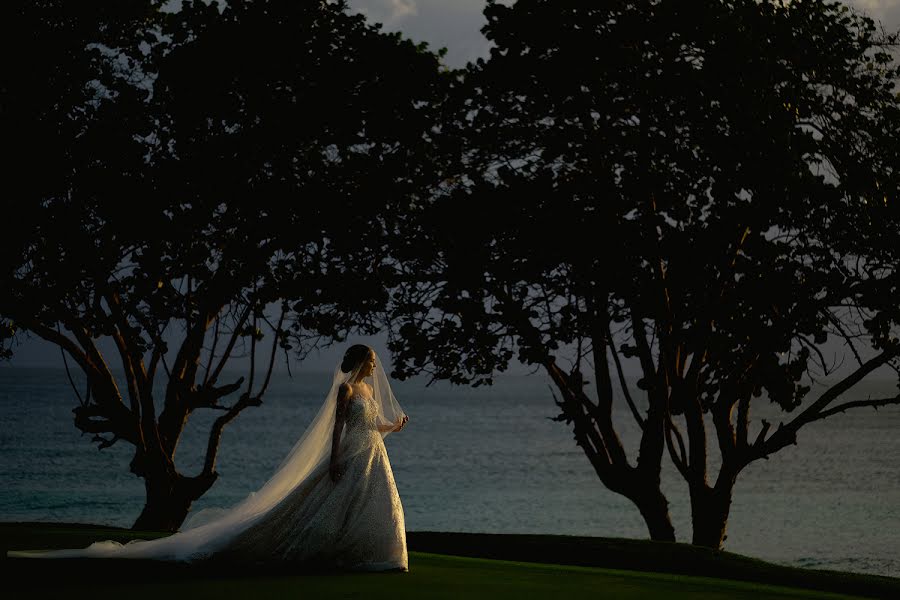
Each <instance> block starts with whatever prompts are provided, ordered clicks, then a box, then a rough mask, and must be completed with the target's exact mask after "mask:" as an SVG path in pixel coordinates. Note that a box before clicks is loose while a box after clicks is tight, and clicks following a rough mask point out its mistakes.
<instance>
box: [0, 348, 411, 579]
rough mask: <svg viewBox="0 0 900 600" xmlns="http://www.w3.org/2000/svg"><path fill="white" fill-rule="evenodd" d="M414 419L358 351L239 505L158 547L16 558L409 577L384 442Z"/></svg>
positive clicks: (369, 357) (107, 545)
mask: <svg viewBox="0 0 900 600" xmlns="http://www.w3.org/2000/svg"><path fill="white" fill-rule="evenodd" d="M367 379H368V380H370V381H371V383H369V382H368V381H367ZM408 420H409V418H408V417H407V416H406V415H405V414H404V413H403V411H402V410H401V409H400V406H399V404H397V400H396V398H394V395H393V393H392V392H391V388H390V384H389V383H388V380H387V376H386V375H385V373H384V369H383V368H382V366H381V363H380V361H379V359H378V356H377V355H376V354H375V351H374V350H372V349H371V348H369V347H368V346H364V345H361V344H356V345H354V346H351V347H350V348H348V349H347V351H346V353H345V354H344V359H343V361H342V362H341V364H340V365H338V366H337V367H336V368H335V371H334V377H333V379H332V383H331V389H330V391H329V392H328V395H327V396H326V398H325V402H324V404H323V405H322V408H321V409H320V410H319V413H318V414H317V415H316V417H315V418H314V419H313V421H312V423H311V424H310V425H309V427H307V429H306V431H305V432H304V433H303V435H302V436H301V437H300V439H299V440H298V441H297V443H296V444H295V445H294V447H293V448H292V449H291V451H290V453H289V454H288V455H287V457H286V458H285V459H284V460H283V461H282V463H281V465H279V467H278V469H277V470H276V472H275V474H274V475H273V476H272V477H271V478H270V479H269V480H268V481H267V482H266V483H265V484H264V485H263V486H262V488H261V489H260V490H259V491H257V492H254V493H251V494H250V495H249V496H248V497H247V498H246V499H244V500H243V501H241V502H239V503H238V504H236V505H235V506H233V507H231V508H229V509H225V510H222V509H206V510H203V511H200V512H199V513H197V514H196V515H194V516H193V517H192V518H190V519H189V520H188V521H187V522H186V523H185V526H184V527H183V528H182V530H181V531H179V532H178V533H175V534H173V535H171V536H168V537H164V538H160V539H156V540H133V541H130V542H128V543H127V544H124V545H123V544H120V543H118V542H115V541H112V540H106V541H102V542H95V543H93V544H91V545H90V546H88V547H87V548H79V549H65V550H44V551H10V552H7V555H8V556H10V557H31V558H74V557H109V558H143V559H156V560H175V561H188V562H192V561H197V560H201V559H214V560H222V559H224V560H237V561H243V562H254V563H261V564H273V563H289V564H295V565H298V566H303V567H313V568H318V567H321V568H338V569H348V570H366V571H382V570H402V571H408V570H409V565H408V557H407V552H406V528H405V524H404V518H403V506H402V505H401V503H400V496H399V495H398V493H397V486H396V484H395V482H394V475H393V472H392V471H391V463H390V461H389V460H388V455H387V450H386V449H385V446H384V441H383V438H384V437H385V436H387V434H388V433H390V432H392V431H400V430H401V429H403V427H404V426H405V425H406V422H407V421H408Z"/></svg>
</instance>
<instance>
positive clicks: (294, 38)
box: [0, 1, 443, 530]
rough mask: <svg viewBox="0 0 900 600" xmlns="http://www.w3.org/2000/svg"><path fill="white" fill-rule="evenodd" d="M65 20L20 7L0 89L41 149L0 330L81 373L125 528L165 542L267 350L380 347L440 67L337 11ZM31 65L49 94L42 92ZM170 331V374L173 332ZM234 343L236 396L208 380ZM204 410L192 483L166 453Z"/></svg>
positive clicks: (280, 5)
mask: <svg viewBox="0 0 900 600" xmlns="http://www.w3.org/2000/svg"><path fill="white" fill-rule="evenodd" d="M70 4H71V3H56V2H42V3H20V4H17V5H16V6H15V10H14V11H13V13H12V14H13V17H14V19H13V20H7V21H6V22H7V23H10V26H11V29H13V30H15V31H16V32H19V34H20V35H21V36H24V38H28V37H29V36H32V35H36V40H37V41H36V42H34V48H33V52H26V53H23V54H21V55H22V56H23V59H22V61H20V63H18V64H17V67H18V68H17V69H16V70H15V74H16V77H17V79H14V80H13V81H12V82H11V83H10V82H4V83H5V84H6V85H5V86H4V90H3V94H4V95H3V106H4V115H3V118H4V122H7V123H9V122H19V123H22V124H23V125H22V126H21V127H17V128H16V129H15V133H16V135H15V137H14V138H13V139H12V140H11V143H12V146H13V147H17V145H21V147H23V148H49V149H51V150H52V151H53V152H52V153H51V154H50V155H49V156H48V157H47V159H46V161H45V162H44V163H43V164H41V165H39V166H38V165H35V166H34V167H31V168H30V169H29V170H26V171H25V172H26V173H28V174H29V176H28V177H27V178H25V179H23V181H22V185H21V186H19V189H18V190H17V192H18V197H17V198H16V204H15V205H13V206H11V207H10V210H11V212H12V214H13V215H14V217H15V221H14V222H15V227H13V228H10V229H12V231H10V232H9V235H8V236H6V237H5V238H4V248H3V249H4V251H5V252H4V257H10V258H11V259H12V260H10V261H9V262H5V263H4V264H3V269H2V275H0V276H2V287H3V289H4V294H3V296H2V298H0V322H2V323H3V329H2V331H0V334H2V341H3V342H4V343H3V348H4V353H5V356H6V357H7V358H8V357H9V356H11V354H12V352H13V349H14V347H15V344H16V343H17V342H18V341H19V339H18V336H20V335H22V334H23V333H25V334H29V335H31V334H33V335H37V336H39V337H41V338H43V339H45V340H47V341H49V342H51V343H53V344H56V345H57V346H59V348H60V351H61V353H62V356H63V359H64V360H65V361H66V367H67V369H68V368H69V361H71V362H73V363H74V365H75V366H76V367H77V368H80V369H81V370H82V371H83V372H84V374H85V376H86V380H87V389H86V390H85V391H84V392H80V391H79V390H75V394H76V395H77V396H78V399H79V404H78V406H76V407H75V409H74V411H73V412H74V415H75V419H74V420H75V425H76V427H77V428H78V429H80V430H81V431H82V432H86V433H91V434H93V436H94V437H93V440H94V441H95V442H96V443H97V444H98V447H99V448H100V449H103V448H107V447H109V446H112V445H113V444H115V443H117V442H119V441H125V442H127V443H129V444H131V445H133V446H134V457H133V459H132V461H131V465H130V468H131V471H132V472H133V473H134V474H135V475H137V476H138V477H141V478H143V479H144V482H145V488H146V504H145V506H144V509H143V511H142V512H141V514H140V516H139V517H138V518H137V520H136V522H135V524H134V527H135V528H139V529H157V530H175V529H177V528H178V527H179V525H180V524H181V523H182V522H183V520H184V518H185V516H186V514H187V512H188V511H189V509H190V506H191V504H192V502H193V501H194V500H196V499H197V498H199V497H200V496H201V495H202V494H203V493H205V492H206V491H207V490H208V489H209V488H210V486H212V485H213V483H214V482H215V481H216V479H217V476H218V472H217V470H216V457H217V453H218V450H219V442H220V439H221V435H222V432H223V430H224V428H225V427H226V426H227V425H228V423H229V422H231V421H232V420H233V419H234V418H236V417H237V415H238V414H240V413H241V412H242V411H243V410H244V409H246V408H248V407H251V406H259V405H260V404H261V403H262V399H263V396H264V393H265V391H266V388H267V386H268V383H269V381H270V378H271V375H272V369H273V365H274V361H275V358H276V355H277V353H278V352H280V351H283V352H284V355H285V360H286V361H287V360H288V354H287V353H288V351H289V350H294V351H295V352H296V354H297V355H298V356H300V357H301V358H302V356H304V355H305V353H306V352H308V351H309V350H310V349H311V348H312V347H313V346H315V345H316V344H318V343H321V342H322V341H323V340H324V341H325V342H330V341H333V340H342V339H345V338H346V336H347V335H348V334H349V333H350V332H356V331H361V332H363V333H372V332H373V329H372V328H373V327H374V326H375V325H374V323H375V321H374V315H375V314H376V313H377V312H378V311H379V310H380V308H381V306H382V305H383V302H384V300H385V297H386V296H385V292H384V290H383V286H382V283H381V281H380V279H379V277H380V273H381V269H380V264H381V262H382V260H383V258H382V253H381V252H379V249H380V247H381V245H382V244H383V242H382V240H383V239H384V238H385V236H386V235H387V234H388V233H389V232H390V228H391V223H390V220H389V219H388V218H387V217H388V214H389V211H391V210H393V206H394V205H396V204H399V205H402V204H403V203H404V202H406V201H408V196H409V194H410V193H411V190H413V189H415V185H414V184H415V181H416V178H417V177H419V172H420V171H421V170H423V169H424V168H425V167H424V166H423V165H424V161H425V160H426V158H427V156H428V152H427V151H422V149H423V148H424V149H427V147H428V146H429V143H428V134H429V129H430V127H431V124H432V117H431V116H430V115H431V113H432V111H433V107H434V106H436V104H437V102H436V101H435V97H436V94H438V93H439V91H440V90H441V88H442V85H443V84H442V81H443V76H442V74H441V72H440V68H439V56H440V55H439V54H437V55H436V54H434V53H432V52H430V51H428V50H427V48H426V47H425V46H424V45H415V44H413V43H411V42H409V41H407V40H403V39H401V37H400V36H399V35H398V34H383V33H381V32H380V30H379V29H380V28H379V26H377V25H376V26H372V25H367V24H366V23H365V21H364V19H363V17H362V16H361V15H350V14H349V13H348V11H347V7H346V4H345V3H343V2H337V3H335V2H325V1H322V2H304V3H296V2H280V1H271V2H266V1H256V2H230V3H229V5H228V7H226V8H224V10H220V7H219V6H217V5H216V4H215V3H214V4H212V5H209V6H207V5H206V4H205V3H203V2H185V3H184V5H183V7H182V9H181V10H180V11H179V12H177V13H166V12H162V11H160V10H159V5H160V4H161V3H159V2H133V3H115V4H116V6H119V5H127V7H123V8H122V9H121V10H120V11H118V12H117V11H116V10H113V9H110V10H109V11H108V12H104V11H100V12H99V13H98V11H97V10H95V9H98V7H99V8H104V7H106V5H107V4H108V3H99V4H97V6H94V4H95V3H87V4H86V3H81V4H79V5H78V6H77V7H74V6H70ZM100 5H102V7H101V6H100ZM61 9H64V10H61ZM108 13H109V14H111V16H109V17H108V18H107V17H106V15H107V14H108ZM98 14H100V15H101V16H104V18H102V19H101V21H100V23H101V26H100V27H97V24H96V22H95V19H96V15H98ZM24 38H23V39H24ZM19 41H20V42H21V41H22V40H19ZM7 50H10V51H11V47H10V48H7ZM51 65H52V68H51ZM42 69H43V70H47V71H49V72H51V73H53V77H51V78H49V79H48V82H49V83H48V84H47V85H44V86H42V87H36V86H35V85H33V84H34V83H35V82H38V83H42V82H43V80H41V79H40V78H38V77H36V76H35V73H36V72H37V73H40V72H42ZM7 107H11V108H10V109H7ZM31 158H33V157H31ZM24 162H26V161H23V163H24ZM42 175H46V177H44V178H42ZM33 183H34V184H36V185H32V184H33ZM272 307H274V308H275V309H276V310H277V311H278V312H277V313H276V314H275V316H274V317H273V316H272V315H270V314H268V313H269V311H270V310H271V308H272ZM276 317H277V318H276ZM173 323H174V326H173ZM179 326H180V327H181V330H182V332H183V335H182V336H181V341H180V344H179V345H178V346H177V348H174V349H173V350H174V354H175V356H174V359H173V360H171V364H170V362H169V359H170V357H169V349H168V347H167V344H166V342H165V340H164V333H165V331H166V330H167V329H168V330H169V331H170V332H171V330H172V329H174V328H176V327H179ZM266 330H267V331H266ZM267 336H270V338H271V341H270V342H266V340H265V338H266V337H267ZM103 337H105V338H107V339H110V340H112V341H113V342H114V344H115V348H116V351H117V352H116V353H117V355H118V356H117V357H116V358H117V359H118V360H119V361H120V362H121V365H122V370H123V371H124V381H122V380H117V379H116V377H115V376H114V374H113V371H112V369H111V367H110V365H111V363H112V360H111V357H107V356H104V355H103V353H102V352H101V350H100V347H101V345H100V344H98V343H97V340H98V339H99V338H103ZM239 342H240V345H241V346H245V347H246V346H249V357H248V358H249V361H248V363H247V366H246V368H247V370H248V375H247V378H246V381H245V378H244V377H240V378H238V379H237V380H236V381H230V382H222V381H220V379H221V377H222V373H223V369H224V367H225V365H226V364H228V362H229V360H237V359H240V358H244V357H246V354H245V355H244V356H237V355H236V352H237V351H238V350H239V345H238V343H239ZM264 342H266V345H267V349H266V350H267V354H266V360H265V361H264V369H263V372H262V373H259V374H257V373H256V371H257V362H258V361H257V356H256V355H257V353H262V352H263V349H262V348H258V346H259V344H260V343H264ZM204 359H205V361H204ZM204 362H205V364H204ZM160 366H162V369H161V370H164V371H165V378H166V379H165V381H166V383H165V392H164V395H163V397H162V398H157V397H155V396H154V393H153V384H154V381H155V379H156V376H157V374H158V372H159V370H160V369H159V367H160ZM120 386H121V387H124V388H126V390H127V391H126V392H123V391H121V387H120ZM73 389H74V383H73ZM233 394H238V398H237V399H236V400H234V401H232V402H231V403H230V404H228V405H226V403H225V402H224V400H225V399H226V398H227V397H229V396H231V395H233ZM126 398H127V400H126ZM197 410H214V411H220V412H221V415H220V416H219V417H218V418H217V419H216V420H215V421H214V423H213V425H212V427H211V429H210V432H209V436H208V443H207V448H206V452H205V455H204V466H203V468H202V470H201V472H200V473H197V474H194V475H187V474H184V473H181V472H180V471H179V469H178V468H177V466H176V464H175V454H176V450H177V446H178V442H179V439H180V437H181V435H182V433H183V431H184V427H185V424H186V423H187V421H188V419H189V418H190V416H191V415H192V414H193V413H194V412H195V411H197Z"/></svg>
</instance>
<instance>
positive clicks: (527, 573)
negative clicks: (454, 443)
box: [0, 523, 900, 600]
mask: <svg viewBox="0 0 900 600" xmlns="http://www.w3.org/2000/svg"><path fill="white" fill-rule="evenodd" d="M158 535H160V534H153V533H147V532H143V533H141V532H131V531H128V530H122V529H115V528H101V527H92V526H79V525H57V524H39V523H22V524H17V523H0V549H2V550H3V557H2V558H0V566H2V568H3V571H4V574H5V576H4V582H5V584H6V585H5V587H6V588H7V589H10V588H12V587H14V586H15V587H16V588H17V589H21V590H22V591H21V592H20V593H18V594H15V595H14V596H8V595H6V594H4V596H5V597H15V598H19V597H21V598H58V597H65V598H66V600H70V599H73V600H74V599H77V598H92V599H96V598H97V597H98V596H99V597H117V596H120V595H121V596H123V597H124V596H127V597H128V598H129V599H131V598H135V599H138V598H154V599H159V598H165V600H174V599H176V598H207V597H215V598H217V599H218V598H221V599H228V598H253V599H256V598H288V597H291V598H318V597H326V596H327V597H340V598H363V597H364V598H367V599H369V598H371V599H373V600H374V599H376V598H417V599H418V598H423V597H425V598H459V597H466V598H475V599H477V598H491V599H493V598H516V599H520V598H523V597H526V596H527V597H545V598H555V597H560V598H562V597H565V598H581V597H588V596H593V597H603V598H621V599H630V598H642V599H644V598H648V599H651V598H696V599H699V600H712V599H720V598H721V599H741V598H748V599H749V598H754V599H758V598H821V599H823V600H825V599H829V598H834V599H837V598H853V597H863V596H867V597H883V598H900V580H897V579H891V578H886V577H873V576H864V575H854V574H845V573H835V572H825V571H814V570H810V569H790V568H787V567H778V566H777V565H770V564H769V563H765V562H763V561H756V560H754V559H749V558H746V557H740V556H738V555H733V554H728V553H715V552H710V551H704V550H702V549H695V548H693V547H692V546H689V545H686V544H663V545H661V546H660V545H658V544H657V543H655V542H648V541H643V540H621V539H610V538H575V537H569V536H507V535H497V536H495V535H487V534H452V533H446V534H443V533H424V532H412V533H410V534H409V536H408V537H409V540H408V543H409V547H410V559H409V566H410V572H409V573H375V574H316V575H309V574H306V575H301V574H296V573H289V572H284V571H279V572H275V571H273V570H271V569H270V570H267V571H266V572H263V571H260V570H259V569H255V570H246V569H240V570H236V569H234V568H229V569H223V568H222V567H221V566H219V567H214V568H213V567H207V568H203V567H199V566H198V565H182V564H172V563H164V562H156V561H137V560H98V559H55V560H35V559H7V558H5V553H6V550H9V549H37V548H59V547H66V548H78V547H83V546H86V545H88V544H89V543H90V542H91V541H94V540H98V539H117V540H119V541H127V540H128V539H133V538H134V537H139V538H149V537H157V536H158ZM473 544H474V545H473ZM504 548H505V549H506V554H507V557H508V558H517V559H519V560H518V561H514V560H498V558H499V556H500V555H502V553H503V550H504ZM426 550H428V551H426ZM448 550H449V551H448ZM697 550H699V551H700V552H699V553H696V552H695V551H697ZM435 552H441V553H435ZM542 552H543V553H544V554H545V556H543V559H544V560H543V561H541V562H525V561H523V560H522V559H523V558H524V559H525V560H527V561H534V560H535V559H537V558H542V557H541V556H540V554H541V553H542ZM463 553H467V554H483V555H484V554H487V555H489V556H490V558H489V557H484V556H482V557H472V556H453V555H451V554H463ZM639 555H640V556H639ZM707 555H708V556H707ZM610 556H615V557H618V558H617V560H616V561H609V560H604V558H605V557H606V558H607V559H608V558H609V557H610ZM679 556H680V557H681V558H678V559H676V558H677V557H679ZM703 556H706V559H705V560H704V558H703ZM638 559H640V564H635V565H632V567H630V568H628V569H625V568H621V567H622V565H623V563H628V562H629V561H632V562H634V561H637V560H638ZM711 559H712V562H710V560H711ZM591 560H594V561H599V562H602V563H604V565H605V566H603V567H600V566H579V565H575V564H547V563H551V562H552V563H559V562H563V563H573V562H581V563H586V562H589V561H591ZM685 564H689V565H692V569H693V570H694V571H695V572H701V571H703V570H704V569H708V570H711V571H712V572H714V573H715V574H716V575H717V576H719V577H722V575H721V572H725V573H730V575H729V576H731V575H733V574H734V573H737V574H739V575H741V576H742V577H740V578H739V579H744V580H738V579H722V578H714V577H707V576H700V575H697V574H691V575H688V574H684V573H678V572H676V573H671V572H669V573H666V572H657V571H654V570H648V567H650V568H652V569H657V570H658V571H666V570H671V569H665V568H661V567H666V566H670V567H674V568H675V570H676V571H677V570H682V571H683V570H684V568H683V567H684V565H685ZM610 565H613V566H615V568H608V567H609V566H610ZM704 565H705V566H704ZM634 567H640V569H638V570H635V568H634ZM770 567H771V568H772V569H770ZM729 569H730V571H729ZM754 569H755V571H754ZM783 569H787V574H789V575H791V576H793V577H795V578H797V577H799V578H798V579H797V581H795V582H794V585H802V586H803V587H786V586H783V585H773V582H778V583H783V580H784V578H785V576H786V572H785V571H783ZM751 575H752V577H751ZM766 577H768V579H767V578H766ZM748 579H749V580H748ZM788 579H789V578H788ZM20 586H21V587H20ZM811 587H812V588H816V589H803V588H811ZM826 589H839V590H841V591H842V592H844V593H845V594H847V595H841V594H837V593H831V592H826V591H824V590H826Z"/></svg>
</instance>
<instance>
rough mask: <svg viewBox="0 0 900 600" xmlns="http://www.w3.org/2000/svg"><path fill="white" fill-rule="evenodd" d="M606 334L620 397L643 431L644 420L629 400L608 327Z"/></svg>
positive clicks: (628, 393)
mask: <svg viewBox="0 0 900 600" xmlns="http://www.w3.org/2000/svg"><path fill="white" fill-rule="evenodd" d="M606 334H607V335H608V336H609V348H610V350H611V351H612V356H613V362H615V363H616V373H617V374H618V376H619V385H620V386H621V388H622V395H623V396H625V401H626V402H627V403H628V407H629V408H630V409H631V414H632V416H633V417H634V420H635V421H637V423H638V425H640V426H641V429H643V428H644V418H643V417H641V414H640V413H639V412H638V409H637V406H636V405H635V403H634V400H633V399H632V398H631V392H630V391H629V389H628V383H626V381H625V372H624V370H623V369H622V361H621V360H620V359H619V352H618V351H617V350H616V343H615V340H614V339H613V335H612V331H611V330H610V328H609V326H608V325H607V327H606Z"/></svg>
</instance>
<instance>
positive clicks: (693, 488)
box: [689, 478, 734, 550]
mask: <svg viewBox="0 0 900 600" xmlns="http://www.w3.org/2000/svg"><path fill="white" fill-rule="evenodd" d="M689 485H690V493H691V523H692V525H693V529H694V534H693V540H692V542H691V543H693V544H694V545H697V546H706V547H707V548H713V549H714V550H721V549H722V546H723V544H724V542H725V539H726V538H727V537H728V536H727V535H726V534H725V528H726V526H727V525H728V513H729V511H730V509H731V496H732V491H733V489H734V479H731V478H725V479H724V481H723V479H721V478H720V481H719V482H717V483H716V486H715V487H709V486H708V485H706V484H705V483H704V484H689Z"/></svg>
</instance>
